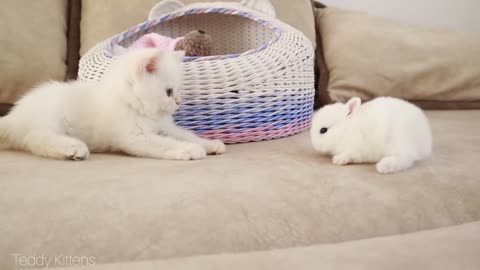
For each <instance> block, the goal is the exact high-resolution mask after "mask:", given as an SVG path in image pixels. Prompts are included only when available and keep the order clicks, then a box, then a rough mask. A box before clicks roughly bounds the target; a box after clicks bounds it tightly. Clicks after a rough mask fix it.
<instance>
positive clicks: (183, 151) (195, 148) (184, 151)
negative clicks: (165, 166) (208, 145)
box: [167, 143, 207, 160]
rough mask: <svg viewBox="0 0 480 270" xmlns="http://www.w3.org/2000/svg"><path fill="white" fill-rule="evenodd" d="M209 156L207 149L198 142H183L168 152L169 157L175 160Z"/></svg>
mask: <svg viewBox="0 0 480 270" xmlns="http://www.w3.org/2000/svg"><path fill="white" fill-rule="evenodd" d="M206 156H207V153H206V152H205V149H203V147H201V146H200V145H198V144H193V143H183V144H181V145H180V146H179V147H177V148H175V149H173V150H170V151H168V152H167V158H169V159H175V160H196V159H202V158H204V157H206Z"/></svg>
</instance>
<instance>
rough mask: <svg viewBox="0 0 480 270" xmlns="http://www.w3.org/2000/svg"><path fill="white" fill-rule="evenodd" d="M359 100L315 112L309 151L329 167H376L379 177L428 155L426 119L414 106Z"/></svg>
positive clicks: (389, 100) (383, 99) (387, 99)
mask: <svg viewBox="0 0 480 270" xmlns="http://www.w3.org/2000/svg"><path fill="white" fill-rule="evenodd" d="M361 103H362V102H361V100H360V98H358V97H354V98H351V99H350V100H349V101H348V102H347V103H346V104H343V103H335V104H331V105H327V106H325V107H323V108H321V109H320V110H318V111H317V112H316V113H315V114H314V116H313V120H312V127H311V130H310V137H311V141H312V145H313V148H314V149H315V150H316V151H318V152H320V153H323V154H330V155H332V156H333V160H332V161H333V163H334V164H337V165H346V164H349V163H377V165H376V167H377V171H378V172H379V173H382V174H387V173H393V172H397V171H401V170H405V169H407V168H409V167H411V166H412V165H413V163H414V162H415V161H418V160H421V159H425V158H427V157H428V156H430V155H431V152H432V133H431V130H430V125H429V122H428V119H427V117H426V116H425V114H424V113H423V111H422V110H421V109H420V108H418V107H416V106H415V105H413V104H411V103H409V102H407V101H404V100H401V99H397V98H391V97H379V98H376V99H373V100H372V101H370V102H367V103H365V104H363V105H361Z"/></svg>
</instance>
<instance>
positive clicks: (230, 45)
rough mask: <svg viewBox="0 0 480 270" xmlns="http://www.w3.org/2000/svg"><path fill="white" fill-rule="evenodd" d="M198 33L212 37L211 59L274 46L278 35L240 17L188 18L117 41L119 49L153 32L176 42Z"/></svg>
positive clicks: (213, 14) (213, 15)
mask: <svg viewBox="0 0 480 270" xmlns="http://www.w3.org/2000/svg"><path fill="white" fill-rule="evenodd" d="M198 29H202V30H205V31H206V32H207V33H208V34H209V35H211V37H212V39H213V42H214V50H213V54H214V55H229V54H240V53H245V52H247V51H253V50H257V49H259V48H261V47H263V46H265V45H266V44H269V43H271V42H274V41H275V39H276V37H277V36H278V31H279V30H278V29H275V28H272V26H269V25H266V24H265V23H261V21H259V22H257V21H255V20H253V19H250V18H247V17H244V16H241V15H233V14H222V13H203V14H190V15H184V16H180V17H175V18H172V19H170V20H167V21H164V22H160V23H158V24H156V25H153V26H151V27H149V28H147V29H145V30H143V31H139V32H137V33H134V34H132V35H131V36H129V37H128V38H126V39H124V40H122V41H120V42H119V45H121V46H124V47H128V46H129V45H130V44H132V43H133V42H134V41H135V40H137V39H138V38H140V37H141V36H143V35H145V34H148V33H152V32H154V33H158V34H161V35H164V36H168V37H172V38H176V37H181V36H184V35H186V34H187V33H188V32H190V31H192V30H198Z"/></svg>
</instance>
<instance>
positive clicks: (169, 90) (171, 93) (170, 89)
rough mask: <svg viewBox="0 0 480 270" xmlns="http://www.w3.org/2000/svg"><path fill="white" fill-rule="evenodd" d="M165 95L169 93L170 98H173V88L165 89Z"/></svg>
mask: <svg viewBox="0 0 480 270" xmlns="http://www.w3.org/2000/svg"><path fill="white" fill-rule="evenodd" d="M165 93H167V96H168V97H171V96H172V95H173V89H172V88H167V89H165Z"/></svg>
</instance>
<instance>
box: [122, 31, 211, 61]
mask: <svg viewBox="0 0 480 270" xmlns="http://www.w3.org/2000/svg"><path fill="white" fill-rule="evenodd" d="M138 48H163V49H165V50H168V51H173V50H175V51H185V55H186V56H210V55H212V53H213V42H212V38H211V37H210V35H208V34H207V33H205V31H203V30H194V31H191V32H189V33H188V34H187V35H185V36H184V37H179V38H170V37H166V36H162V35H160V34H157V33H150V34H146V35H144V36H142V37H141V38H139V39H138V40H136V41H135V42H134V43H133V44H132V45H130V46H129V49H130V50H132V49H138Z"/></svg>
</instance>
